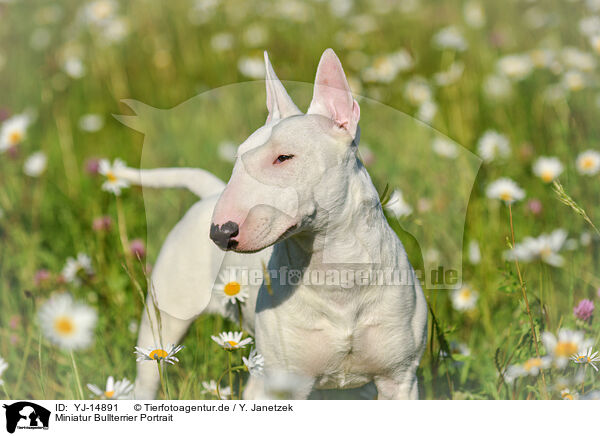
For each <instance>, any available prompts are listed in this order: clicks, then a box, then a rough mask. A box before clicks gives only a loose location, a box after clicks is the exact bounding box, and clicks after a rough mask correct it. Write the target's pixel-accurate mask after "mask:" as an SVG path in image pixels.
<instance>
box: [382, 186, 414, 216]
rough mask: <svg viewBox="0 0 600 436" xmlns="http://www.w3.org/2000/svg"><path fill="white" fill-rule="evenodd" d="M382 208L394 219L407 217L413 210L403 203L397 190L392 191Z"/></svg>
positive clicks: (401, 196) (402, 198) (400, 193)
mask: <svg viewBox="0 0 600 436" xmlns="http://www.w3.org/2000/svg"><path fill="white" fill-rule="evenodd" d="M384 207H385V209H386V210H387V211H388V212H390V213H391V214H392V215H394V216H395V217H396V218H402V217H405V216H409V215H410V214H412V212H413V208H412V207H411V206H410V205H409V204H408V203H406V201H404V197H403V195H402V191H400V190H399V189H394V191H393V192H392V194H391V195H390V198H389V199H388V201H387V203H386V204H385V206H384Z"/></svg>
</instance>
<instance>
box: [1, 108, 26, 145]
mask: <svg viewBox="0 0 600 436" xmlns="http://www.w3.org/2000/svg"><path fill="white" fill-rule="evenodd" d="M30 123H31V117H30V116H29V115H27V114H19V115H13V116H12V117H10V118H8V119H7V120H5V121H4V123H2V127H0V153H1V152H3V151H6V150H8V149H9V148H12V147H15V146H17V145H19V144H20V143H21V142H23V140H24V139H25V136H26V134H27V128H28V127H29V124H30Z"/></svg>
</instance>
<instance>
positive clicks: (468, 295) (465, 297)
mask: <svg viewBox="0 0 600 436" xmlns="http://www.w3.org/2000/svg"><path fill="white" fill-rule="evenodd" d="M459 295H460V298H461V299H462V300H468V299H469V298H471V290H470V289H469V288H463V289H462V290H461V291H460V294H459Z"/></svg>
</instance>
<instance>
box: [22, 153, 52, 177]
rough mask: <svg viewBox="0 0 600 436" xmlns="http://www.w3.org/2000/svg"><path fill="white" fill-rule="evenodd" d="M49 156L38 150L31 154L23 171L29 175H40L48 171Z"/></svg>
mask: <svg viewBox="0 0 600 436" xmlns="http://www.w3.org/2000/svg"><path fill="white" fill-rule="evenodd" d="M47 164H48V157H47V156H46V153H44V152H43V151H38V152H36V153H33V154H32V155H31V156H29V157H28V158H27V159H26V160H25V163H24V164H23V172H24V173H25V175H27V176H29V177H39V176H41V175H42V173H43V172H44V171H46V165H47Z"/></svg>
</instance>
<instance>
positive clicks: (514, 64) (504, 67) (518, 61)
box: [497, 54, 533, 80]
mask: <svg viewBox="0 0 600 436" xmlns="http://www.w3.org/2000/svg"><path fill="white" fill-rule="evenodd" d="M497 66H498V71H500V73H502V74H503V75H504V76H506V77H507V78H509V79H511V80H523V79H525V78H526V77H527V76H529V74H531V71H532V70H533V62H532V61H531V58H530V57H529V55H527V54H514V55H508V56H503V57H501V58H500V59H499V60H498V63H497Z"/></svg>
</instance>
